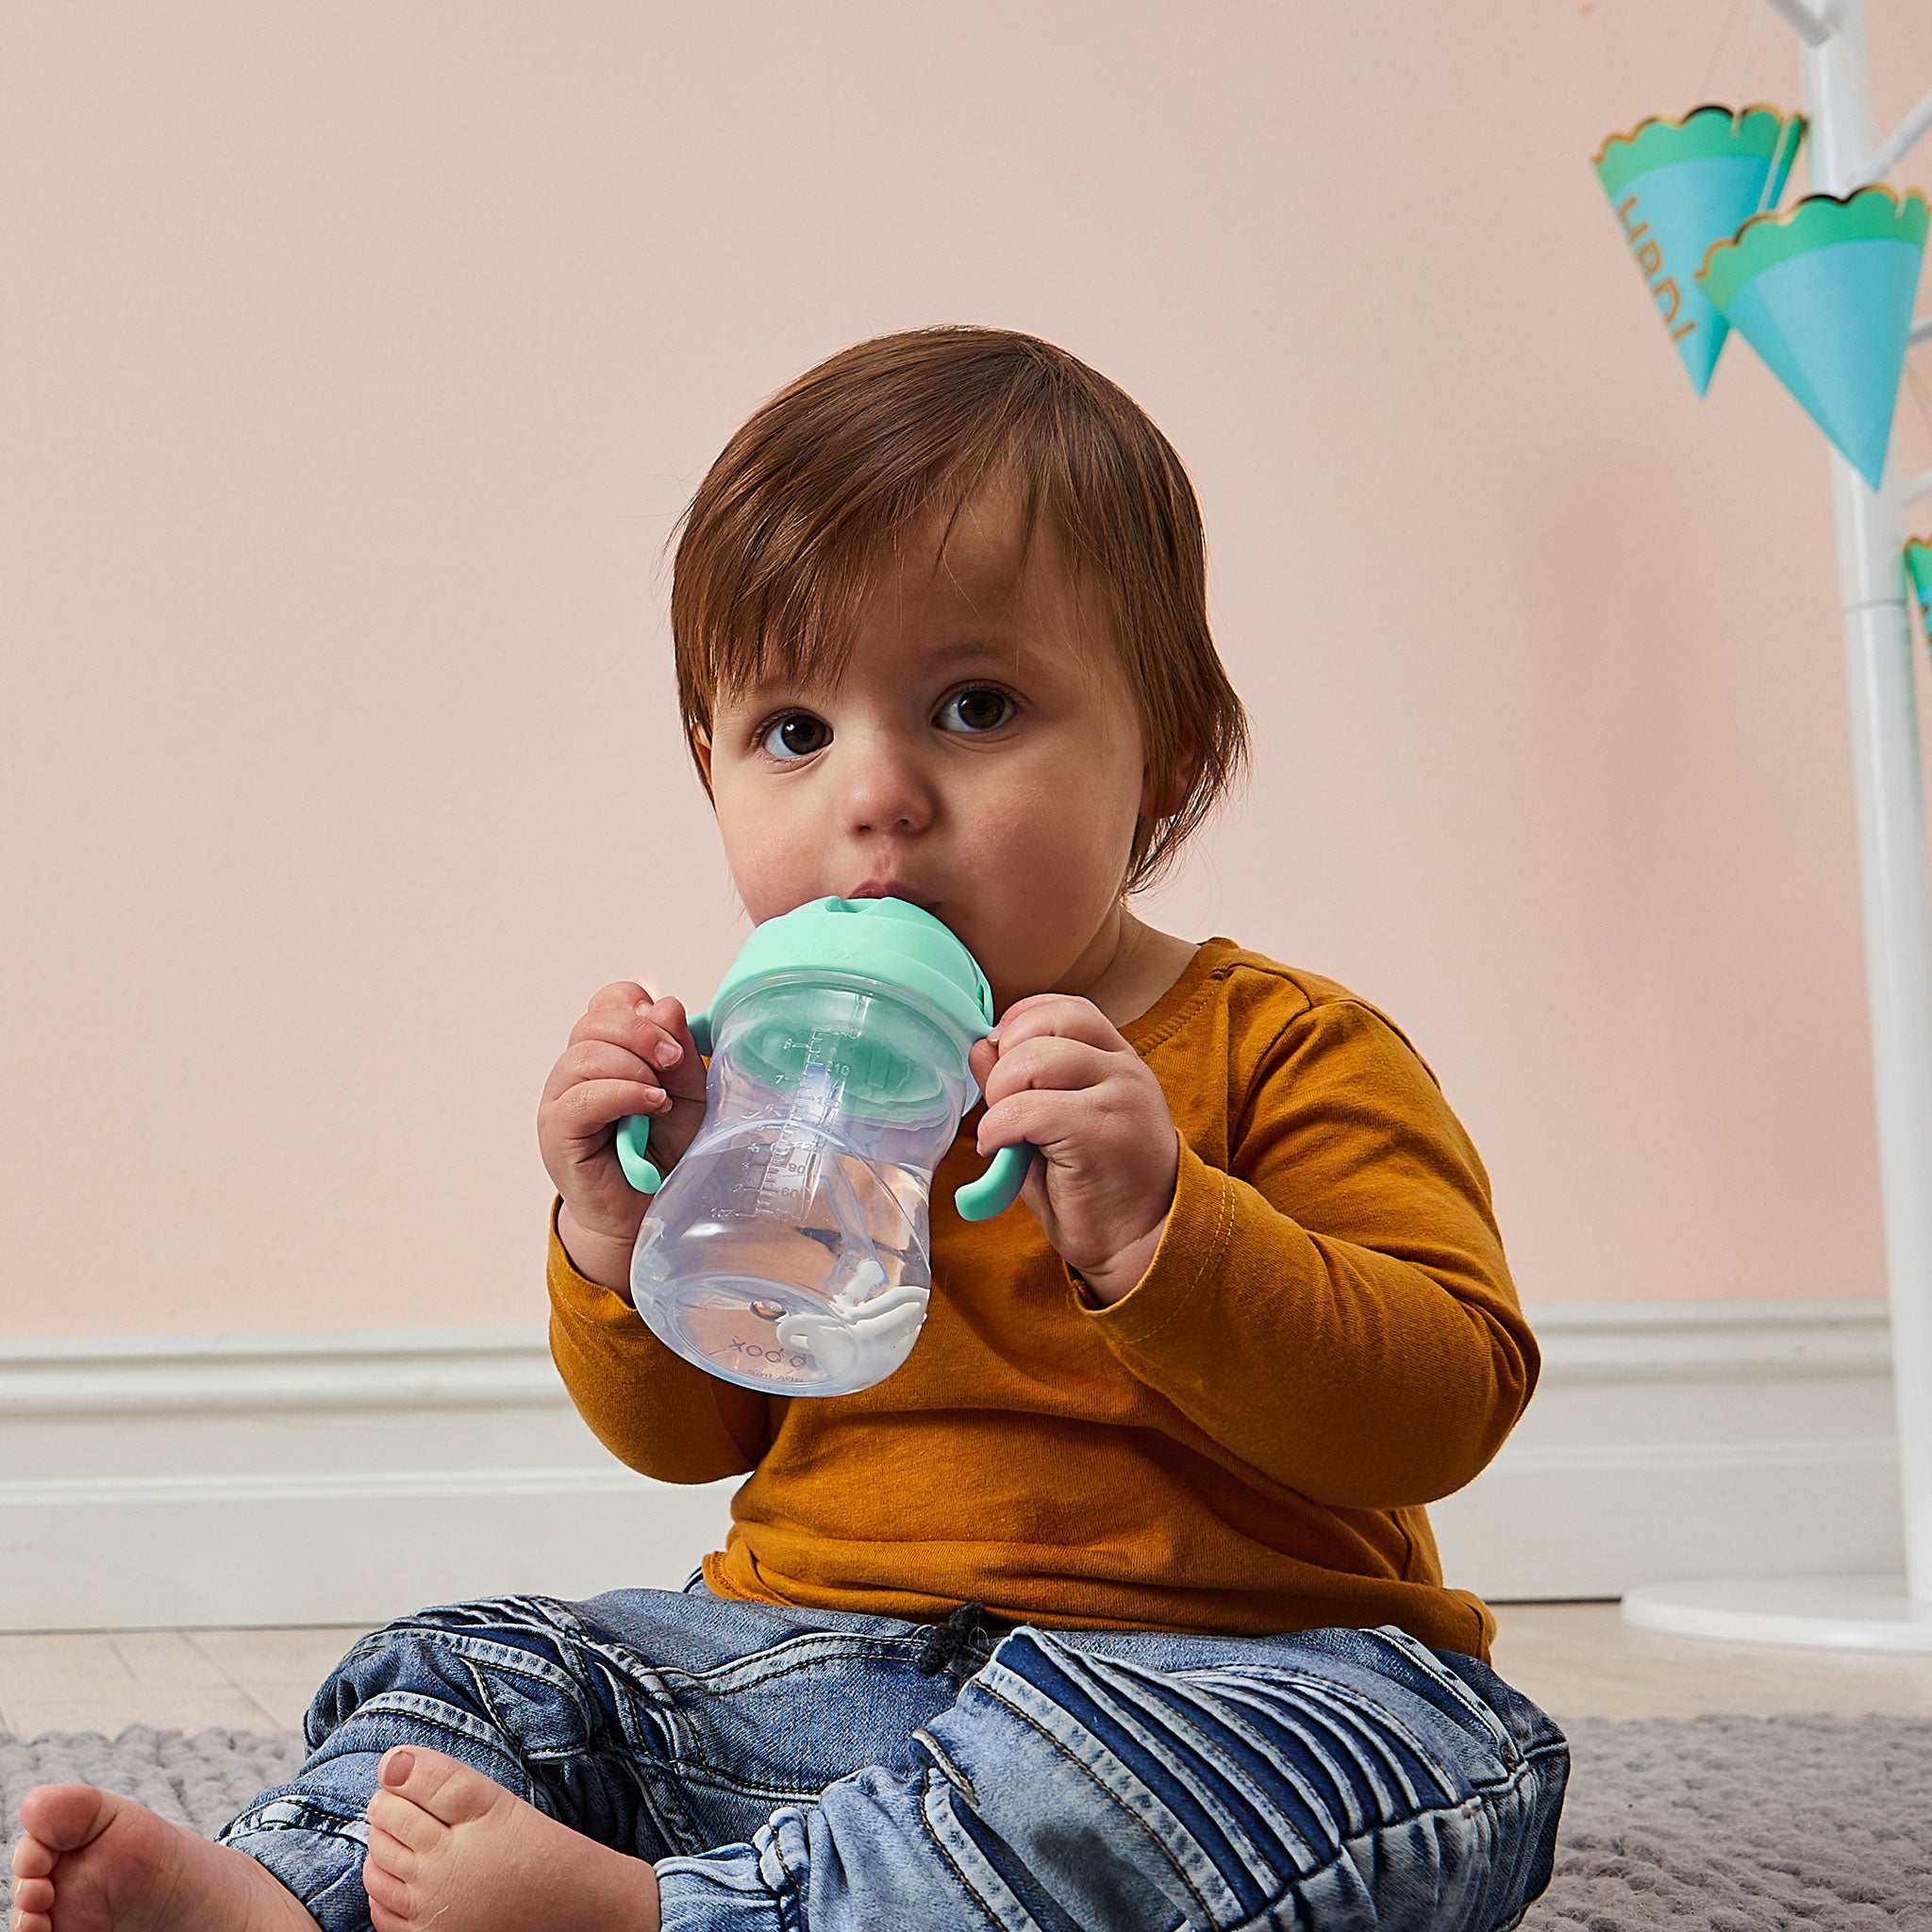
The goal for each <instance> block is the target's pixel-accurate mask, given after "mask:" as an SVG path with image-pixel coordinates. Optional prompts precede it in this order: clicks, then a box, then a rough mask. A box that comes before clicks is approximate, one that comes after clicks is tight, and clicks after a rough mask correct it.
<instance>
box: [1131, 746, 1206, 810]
mask: <svg viewBox="0 0 1932 1932" xmlns="http://www.w3.org/2000/svg"><path fill="white" fill-rule="evenodd" d="M1200 771H1201V760H1200V756H1199V754H1198V753H1197V752H1196V751H1195V749H1194V746H1193V742H1192V741H1191V740H1190V741H1188V742H1187V744H1186V746H1185V748H1184V749H1183V751H1182V752H1181V755H1180V756H1179V757H1178V758H1175V759H1174V762H1173V764H1172V765H1171V766H1170V767H1169V770H1168V774H1167V781H1166V783H1165V784H1162V782H1161V779H1160V774H1159V773H1158V771H1157V770H1156V769H1155V765H1154V760H1153V759H1152V758H1150V759H1148V761H1147V763H1146V766H1145V767H1144V772H1143V776H1142V779H1141V817H1142V818H1145V819H1171V818H1172V817H1173V816H1174V813H1175V812H1177V811H1178V810H1180V808H1181V807H1182V806H1184V805H1185V804H1187V802H1188V794H1189V792H1191V791H1193V789H1194V780H1195V779H1196V778H1197V777H1198V776H1199V775H1200Z"/></svg>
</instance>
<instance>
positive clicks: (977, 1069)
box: [966, 1033, 1000, 1091]
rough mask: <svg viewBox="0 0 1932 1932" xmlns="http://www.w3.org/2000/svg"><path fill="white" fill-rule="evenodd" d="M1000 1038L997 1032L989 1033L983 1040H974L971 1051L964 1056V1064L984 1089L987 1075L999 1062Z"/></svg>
mask: <svg viewBox="0 0 1932 1932" xmlns="http://www.w3.org/2000/svg"><path fill="white" fill-rule="evenodd" d="M999 1058H1000V1040H999V1035H998V1034H997V1033H990V1034H988V1035H987V1037H986V1038H985V1039H984V1040H975V1041H974V1042H973V1047H972V1050H971V1052H969V1053H968V1054H967V1056H966V1065H967V1067H968V1069H969V1070H970V1071H971V1073H972V1074H973V1077H974V1079H975V1080H976V1081H978V1083H979V1085H980V1088H981V1090H982V1091H984V1089H985V1087H986V1082H987V1076H988V1075H989V1074H991V1072H992V1070H993V1068H994V1067H996V1066H997V1065H998V1064H999Z"/></svg>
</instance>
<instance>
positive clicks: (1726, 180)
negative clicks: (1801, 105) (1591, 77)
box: [1591, 106, 1805, 395]
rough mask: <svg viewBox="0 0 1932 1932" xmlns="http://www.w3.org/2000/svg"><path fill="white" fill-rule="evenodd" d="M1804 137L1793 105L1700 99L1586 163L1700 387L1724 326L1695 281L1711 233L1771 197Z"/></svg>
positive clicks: (1714, 238) (1731, 225)
mask: <svg viewBox="0 0 1932 1932" xmlns="http://www.w3.org/2000/svg"><path fill="white" fill-rule="evenodd" d="M1804 138H1805V120H1804V117H1803V116H1802V115H1800V114H1786V113H1784V112H1783V111H1782V110H1781V109H1779V108H1767V107H1761V106H1759V107H1750V108H1739V109H1738V110H1737V111H1736V112H1733V111H1732V109H1731V108H1724V107H1715V106H1707V107H1702V108H1691V111H1690V112H1689V113H1688V114H1686V115H1684V116H1683V117H1682V118H1681V119H1680V120H1676V121H1666V120H1664V119H1663V118H1662V117H1661V116H1653V117H1652V118H1651V119H1650V120H1648V121H1641V122H1639V123H1638V125H1636V126H1635V127H1633V128H1632V129H1631V130H1630V132H1629V133H1628V134H1613V135H1611V136H1610V138H1609V139H1608V140H1607V141H1606V142H1604V144H1603V146H1602V147H1600V148H1599V149H1598V150H1597V152H1596V158H1595V159H1594V161H1593V162H1592V163H1591V165H1592V166H1593V167H1594V168H1595V169H1596V175H1597V179H1598V180H1599V181H1601V182H1602V183H1603V185H1604V192H1605V193H1606V194H1607V195H1608V196H1609V198H1610V207H1611V208H1613V209H1615V211H1616V216H1617V220H1618V222H1619V223H1620V224H1621V225H1622V226H1623V230H1624V241H1625V242H1628V243H1629V246H1630V253H1631V256H1632V257H1633V258H1634V259H1635V260H1636V263H1637V267H1638V270H1639V272H1640V273H1641V275H1642V276H1643V283H1644V287H1645V288H1646V289H1648V290H1649V291H1650V295H1651V300H1652V301H1653V302H1655V303H1656V305H1657V314H1658V316H1659V318H1660V319H1661V320H1662V322H1663V325H1664V328H1665V331H1666V332H1667V333H1668V334H1669V336H1670V339H1671V341H1673V342H1674V343H1675V344H1676V349H1677V354H1678V355H1679V356H1681V357H1682V358H1683V359H1684V367H1685V368H1686V369H1687V370H1688V371H1689V372H1690V375H1691V383H1692V385H1693V386H1694V387H1695V389H1696V391H1697V393H1698V394H1699V395H1702V394H1703V393H1704V392H1705V391H1706V390H1707V389H1708V388H1709V387H1710V376H1711V372H1712V370H1714V369H1715V368H1716V367H1717V358H1718V352H1719V351H1720V350H1721V349H1722V348H1723V347H1724V337H1725V336H1726V334H1728V333H1729V325H1728V324H1727V323H1726V322H1725V320H1724V317H1723V316H1722V315H1720V314H1719V313H1718V311H1717V310H1716V309H1715V308H1712V307H1711V305H1710V302H1709V301H1708V300H1707V297H1706V296H1705V294H1704V292H1703V291H1701V290H1700V289H1699V288H1698V286H1697V281H1696V275H1697V271H1698V269H1699V267H1700V266H1702V264H1703V261H1704V258H1705V255H1706V253H1707V251H1708V249H1709V248H1710V245H1711V243H1712V242H1721V241H1724V240H1725V239H1726V238H1728V237H1729V236H1732V235H1734V234H1736V233H1737V231H1738V229H1739V228H1740V226H1741V225H1743V224H1744V223H1745V222H1747V221H1749V220H1750V218H1751V217H1752V216H1753V215H1755V214H1758V213H1760V212H1762V211H1763V210H1764V209H1766V208H1775V207H1776V206H1777V199H1778V196H1779V195H1780V194H1781V193H1783V192H1784V185H1785V177H1786V176H1787V175H1789V174H1790V169H1791V162H1792V161H1793V160H1794V159H1795V158H1797V153H1798V146H1799V143H1800V142H1802V141H1803V140H1804Z"/></svg>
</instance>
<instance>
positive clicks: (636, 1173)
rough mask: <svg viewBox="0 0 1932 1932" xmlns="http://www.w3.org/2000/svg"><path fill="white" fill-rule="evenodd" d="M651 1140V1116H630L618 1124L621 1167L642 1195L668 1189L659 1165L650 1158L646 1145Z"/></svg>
mask: <svg viewBox="0 0 1932 1932" xmlns="http://www.w3.org/2000/svg"><path fill="white" fill-rule="evenodd" d="M650 1138H651V1116H650V1115H649V1114H647V1113H627V1114H625V1117H624V1118H623V1119H622V1120H621V1121H619V1122H618V1124H617V1164H618V1166H619V1167H621V1168H623V1170H624V1177H625V1180H627V1181H628V1182H629V1183H630V1184H631V1186H632V1187H634V1188H635V1189H636V1190H637V1191H638V1192H639V1193H641V1194H655V1193H656V1192H657V1191H658V1189H659V1188H661V1187H662V1186H663V1185H664V1176H663V1175H662V1174H659V1173H658V1167H657V1163H656V1162H655V1161H653V1160H651V1159H649V1158H646V1156H645V1154H644V1143H645V1142H646V1141H649V1140H650Z"/></svg>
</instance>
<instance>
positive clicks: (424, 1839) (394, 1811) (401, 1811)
mask: <svg viewBox="0 0 1932 1932" xmlns="http://www.w3.org/2000/svg"><path fill="white" fill-rule="evenodd" d="M363 1816H364V1817H366V1818H367V1819H368V1820H369V1826H370V1830H369V1849H370V1850H371V1851H372V1852H374V1851H375V1849H376V1843H375V1841H376V1840H377V1839H379V1838H380V1839H386V1840H388V1841H389V1843H390V1844H391V1846H392V1847H393V1848H394V1851H395V1855H396V1856H395V1857H388V1856H387V1855H385V1856H384V1857H382V1859H381V1863H382V1864H383V1866H384V1867H385V1868H386V1869H387V1870H389V1871H391V1872H393V1873H395V1874H396V1875H397V1876H398V1877H399V1878H408V1877H411V1876H413V1875H414V1874H413V1870H412V1868H413V1866H414V1864H415V1861H416V1858H417V1857H418V1856H419V1855H421V1854H424V1853H427V1852H429V1851H432V1850H434V1848H435V1846H436V1843H437V1841H438V1840H440V1839H445V1838H447V1837H448V1836H449V1826H448V1825H446V1824H444V1823H443V1822H442V1820H441V1819H440V1818H432V1817H431V1816H430V1815H429V1813H428V1812H426V1811H425V1810H424V1808H423V1807H422V1806H420V1805H412V1804H410V1803H409V1801H408V1799H407V1798H404V1797H399V1796H398V1795H397V1794H396V1793H395V1792H394V1791H384V1790H378V1791H376V1792H375V1795H374V1796H373V1797H371V1799H370V1800H369V1803H368V1805H367V1806H366V1807H364V1811H363ZM397 1858H401V1859H406V1860H407V1861H408V1863H407V1864H398V1863H397V1862H396V1859H397Z"/></svg>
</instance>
